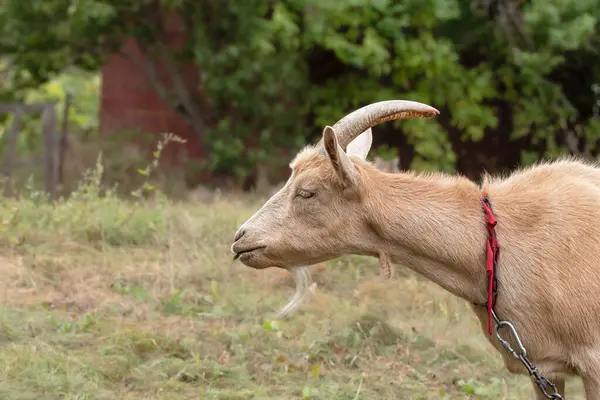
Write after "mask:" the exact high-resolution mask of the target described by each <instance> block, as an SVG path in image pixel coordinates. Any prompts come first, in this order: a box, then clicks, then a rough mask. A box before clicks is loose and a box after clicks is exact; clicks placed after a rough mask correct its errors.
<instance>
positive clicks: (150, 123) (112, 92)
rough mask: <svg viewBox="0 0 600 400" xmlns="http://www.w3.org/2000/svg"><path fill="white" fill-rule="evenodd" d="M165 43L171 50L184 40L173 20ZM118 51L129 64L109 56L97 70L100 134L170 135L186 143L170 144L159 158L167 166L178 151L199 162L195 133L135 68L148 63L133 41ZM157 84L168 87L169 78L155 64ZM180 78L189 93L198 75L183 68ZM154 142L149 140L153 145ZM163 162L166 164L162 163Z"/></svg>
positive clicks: (172, 18)
mask: <svg viewBox="0 0 600 400" xmlns="http://www.w3.org/2000/svg"><path fill="white" fill-rule="evenodd" d="M166 25H167V32H168V39H169V41H170V42H171V43H170V44H171V45H172V46H178V45H179V44H181V43H182V41H183V40H184V39H185V36H184V33H185V32H183V30H182V29H180V27H181V26H182V25H181V24H178V20H177V16H175V15H170V16H168V17H167V24H166ZM122 51H123V52H125V53H127V54H129V56H130V57H133V58H135V60H136V62H135V63H132V62H131V61H130V60H129V59H128V58H127V57H125V56H122V55H119V54H113V55H111V56H110V57H109V58H108V60H107V62H106V63H105V64H104V66H103V67H102V69H101V76H102V82H101V99H100V116H99V117H100V118H99V119H100V132H101V133H102V134H117V133H118V132H119V131H123V130H139V131H140V133H142V134H144V133H148V134H155V135H156V140H158V139H159V138H160V136H159V135H160V134H161V133H169V132H170V133H173V134H175V135H178V136H180V137H182V138H184V139H186V141H187V143H185V144H180V143H171V144H169V145H168V146H167V148H166V149H165V150H164V152H163V155H162V156H161V158H162V157H165V159H167V160H170V161H171V162H173V161H175V162H176V161H177V159H179V155H181V150H186V151H187V153H188V155H189V156H190V157H191V158H201V157H202V155H203V154H204V149H203V146H202V141H201V140H200V137H199V136H198V134H197V133H196V132H194V131H193V130H192V129H191V127H190V126H189V125H188V124H187V123H186V121H185V120H184V119H183V117H181V116H180V115H179V114H178V113H177V112H176V111H174V110H173V109H171V108H170V107H169V106H168V105H166V104H165V103H164V102H163V101H162V100H161V99H160V98H159V96H158V95H157V94H156V93H155V91H154V90H153V89H152V87H151V85H150V84H149V83H148V81H147V79H146V75H145V74H144V72H143V71H142V70H141V69H140V68H139V67H138V66H136V65H135V64H137V63H147V62H149V60H148V59H147V58H146V56H145V55H144V54H143V52H142V51H141V49H140V47H139V46H138V45H137V42H136V41H135V40H134V39H129V40H126V41H125V43H124V44H123V47H122ZM154 65H155V68H156V71H157V74H158V76H159V79H160V81H161V82H162V83H163V84H164V85H166V87H167V88H169V87H170V82H169V76H168V74H167V73H166V72H165V69H164V68H163V66H162V65H161V63H159V62H154ZM181 71H182V72H181V75H182V78H183V79H184V81H185V82H186V84H187V85H188V87H189V88H190V90H192V91H193V90H194V88H195V85H197V84H198V73H197V71H196V69H195V66H194V65H184V66H182V68H181ZM156 140H153V141H154V142H156ZM165 161H166V160H165Z"/></svg>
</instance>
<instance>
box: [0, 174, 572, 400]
mask: <svg viewBox="0 0 600 400" xmlns="http://www.w3.org/2000/svg"><path fill="white" fill-rule="evenodd" d="M92 186H93V185H92ZM77 199H79V200H77ZM257 206H258V203H255V202H254V203H252V204H247V203H245V202H242V201H237V200H228V201H225V200H223V201H219V202H216V203H215V204H211V205H202V204H195V205H194V204H173V203H170V202H167V201H164V200H161V199H160V198H159V199H158V200H155V201H152V202H150V201H146V202H140V203H137V204H132V203H127V202H125V201H121V200H117V199H116V198H114V197H111V196H109V197H107V198H105V199H99V198H98V197H97V196H96V195H95V191H94V189H93V187H92V188H90V187H87V188H86V187H83V188H82V189H81V190H80V191H79V193H78V195H77V196H76V197H75V200H70V201H68V202H64V203H61V204H58V205H57V206H54V207H51V206H49V205H47V204H45V203H44V202H43V201H42V200H36V197H35V196H29V198H28V199H22V200H20V201H18V202H17V201H10V200H2V199H0V246H1V248H2V253H1V254H2V256H1V257H0V276H2V279H1V280H0V344H1V346H0V399H5V400H25V399H27V400H29V399H32V400H33V399H39V400H46V399H48V400H50V399H111V400H113V399H142V398H144V399H151V400H152V399H173V400H179V399H182V400H183V399H301V398H314V399H348V400H352V399H440V398H441V399H464V398H469V397H475V398H490V399H529V398H531V388H530V384H529V381H528V380H527V378H525V377H513V376H510V375H509V374H508V373H507V372H506V371H505V370H504V369H503V367H502V364H501V362H500V358H499V356H498V355H497V354H495V353H494V352H493V351H491V350H490V349H491V347H490V346H489V345H488V344H487V342H486V341H485V338H484V337H483V335H482V333H481V332H480V330H479V328H478V326H477V323H476V321H475V318H474V316H472V314H471V313H470V311H469V309H468V308H467V306H466V304H465V303H464V302H463V301H461V300H459V299H457V298H455V297H453V296H451V295H449V294H447V293H445V292H444V291H443V290H442V289H440V288H439V287H437V286H436V285H434V284H431V283H428V282H426V281H424V280H423V279H420V278H418V277H416V276H415V275H414V274H412V273H409V272H408V271H406V270H403V269H402V268H400V267H398V266H397V267H396V268H397V270H396V274H395V277H394V278H393V279H392V280H390V281H384V280H382V279H381V278H380V277H379V276H378V265H377V263H376V261H375V260H371V259H366V258H361V257H344V258H343V259H338V260H334V261H331V262H329V263H327V264H326V265H320V266H315V267H314V268H313V270H314V272H315V280H316V281H317V282H318V283H319V287H318V290H317V293H316V295H315V296H314V297H313V298H312V299H311V302H310V303H309V304H307V305H306V306H304V307H303V308H302V310H301V312H300V313H299V314H297V315H296V316H294V317H293V318H291V319H290V320H286V321H277V322H275V321H272V320H270V319H268V316H269V314H270V313H272V312H273V311H276V310H277V309H278V308H279V307H281V306H282V305H283V304H284V303H285V302H286V300H287V299H288V297H289V296H290V295H291V293H292V288H291V286H290V282H289V278H288V277H287V275H285V274H283V273H281V272H278V271H274V270H264V271H254V270H251V269H249V268H246V267H243V266H242V265H241V264H239V263H235V262H234V261H233V260H232V258H231V254H230V252H229V246H230V241H231V239H232V236H233V233H234V232H235V229H236V228H237V226H238V225H239V224H240V223H241V222H243V221H244V220H245V219H246V218H247V217H248V216H249V215H251V213H252V211H253V210H254V209H255V207H257ZM573 382H574V383H575V384H573ZM568 390H569V393H568V394H569V398H570V399H577V398H578V399H581V398H583V396H582V394H581V385H580V382H579V381H578V380H574V381H569V388H568ZM575 394H577V395H575Z"/></svg>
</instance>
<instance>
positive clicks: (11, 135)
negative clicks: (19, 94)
mask: <svg viewBox="0 0 600 400" xmlns="http://www.w3.org/2000/svg"><path fill="white" fill-rule="evenodd" d="M22 119H23V107H16V109H15V111H14V115H13V121H12V124H11V126H10V129H9V131H8V133H7V134H6V148H5V149H4V155H3V156H2V166H1V168H0V172H1V173H2V175H4V176H10V174H11V172H12V166H13V162H14V157H15V152H16V151H17V138H18V136H19V132H20V131H21V120H22Z"/></svg>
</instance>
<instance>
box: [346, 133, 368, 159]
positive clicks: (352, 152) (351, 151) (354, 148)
mask: <svg viewBox="0 0 600 400" xmlns="http://www.w3.org/2000/svg"><path fill="white" fill-rule="evenodd" d="M371 144H373V133H372V132H371V128H369V129H367V130H366V131H364V132H363V133H361V134H360V135H358V136H357V137H356V138H355V139H354V140H353V141H351V142H350V143H349V144H348V147H346V154H347V155H348V156H356V157H359V158H360V159H361V160H366V159H367V154H369V150H371Z"/></svg>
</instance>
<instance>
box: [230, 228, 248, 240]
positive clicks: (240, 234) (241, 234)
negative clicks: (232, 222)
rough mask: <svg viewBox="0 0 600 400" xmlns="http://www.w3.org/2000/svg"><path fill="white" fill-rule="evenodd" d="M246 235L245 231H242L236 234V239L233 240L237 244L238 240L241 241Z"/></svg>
mask: <svg viewBox="0 0 600 400" xmlns="http://www.w3.org/2000/svg"><path fill="white" fill-rule="evenodd" d="M245 233H246V230H245V229H240V230H238V231H237V232H236V233H235V237H234V238H233V241H234V242H237V241H238V240H240V239H241V238H242V236H244V234H245Z"/></svg>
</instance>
